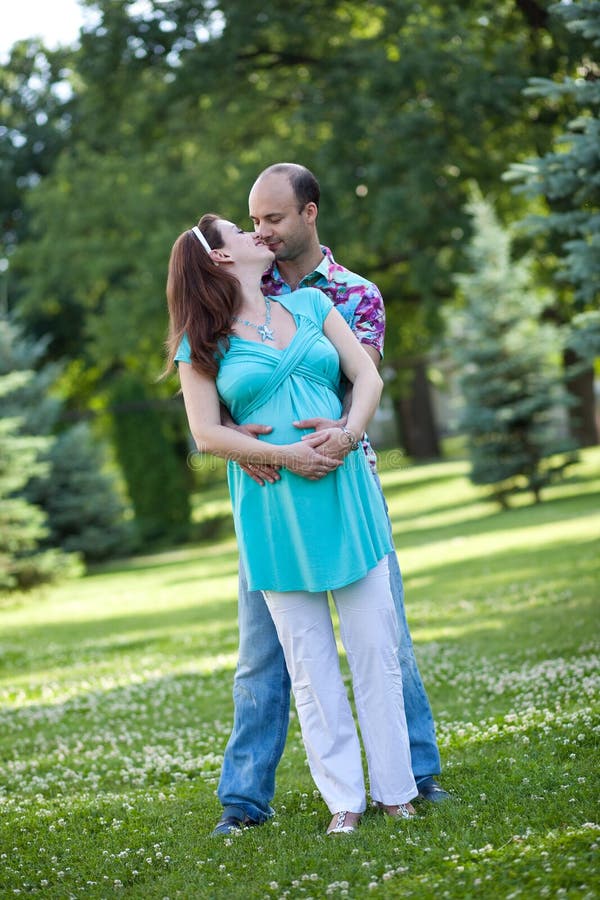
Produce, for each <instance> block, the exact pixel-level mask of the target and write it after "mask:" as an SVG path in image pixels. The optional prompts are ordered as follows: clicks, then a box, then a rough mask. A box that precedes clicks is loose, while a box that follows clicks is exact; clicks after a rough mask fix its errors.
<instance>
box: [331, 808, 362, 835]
mask: <svg viewBox="0 0 600 900" xmlns="http://www.w3.org/2000/svg"><path fill="white" fill-rule="evenodd" d="M359 822H360V813H355V812H348V810H345V809H344V810H342V811H341V812H337V813H334V816H333V818H332V820H331V822H330V823H329V827H328V828H327V834H352V832H353V831H356V829H357V826H358V823H359Z"/></svg>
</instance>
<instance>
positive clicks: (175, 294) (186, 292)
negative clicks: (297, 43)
mask: <svg viewBox="0 0 600 900" xmlns="http://www.w3.org/2000/svg"><path fill="white" fill-rule="evenodd" d="M219 218H220V217H219V216H217V215H215V214H214V213H207V214H206V215H204V216H202V218H201V219H200V222H199V223H198V227H199V228H200V231H201V232H202V234H203V235H204V237H205V238H206V240H207V241H208V243H209V245H210V247H211V248H212V249H213V250H217V249H219V248H220V247H222V246H223V238H222V237H221V233H220V231H219V229H218V226H217V222H218V220H219ZM167 302H168V306H169V335H168V338H167V354H168V356H167V367H166V370H165V372H164V374H165V375H166V374H167V373H168V372H169V371H170V370H171V368H172V366H173V361H174V359H175V354H176V353H177V348H178V347H179V344H180V343H181V340H182V338H183V336H184V334H186V335H187V338H188V341H189V343H190V349H191V363H192V367H193V368H194V369H196V371H197V372H200V373H202V374H204V375H213V376H214V375H216V374H217V372H218V370H219V365H218V359H217V357H218V355H219V353H220V351H221V349H226V348H227V347H228V346H229V340H228V338H229V335H230V334H231V331H232V319H233V316H234V315H235V314H236V313H237V311H238V309H239V306H240V302H241V297H240V285H239V282H238V280H237V278H236V277H235V276H234V275H232V274H230V273H229V272H228V271H227V270H226V269H225V267H223V266H218V265H216V264H215V263H214V262H213V261H212V259H211V258H210V256H209V255H208V252H207V251H206V250H205V248H204V247H203V246H202V244H201V243H200V241H199V240H198V238H197V237H196V235H195V234H194V232H193V231H184V232H183V234H180V235H179V237H178V238H177V240H176V241H175V243H174V244H173V249H172V250H171V258H170V259H169V274H168V276H167Z"/></svg>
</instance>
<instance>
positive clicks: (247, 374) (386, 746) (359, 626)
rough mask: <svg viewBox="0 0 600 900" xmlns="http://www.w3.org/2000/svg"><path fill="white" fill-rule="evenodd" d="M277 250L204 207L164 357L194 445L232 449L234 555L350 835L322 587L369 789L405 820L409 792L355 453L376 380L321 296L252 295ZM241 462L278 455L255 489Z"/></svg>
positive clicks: (388, 606)
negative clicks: (268, 427)
mask: <svg viewBox="0 0 600 900" xmlns="http://www.w3.org/2000/svg"><path fill="white" fill-rule="evenodd" d="M272 259H273V254H272V253H271V251H270V250H269V249H268V248H267V247H266V246H265V245H264V244H263V242H262V241H261V240H260V238H259V237H258V236H257V235H255V234H250V233H245V232H243V231H242V230H241V229H239V228H237V227H236V226H235V225H234V224H233V223H232V222H228V221H226V220H223V219H220V218H219V217H217V216H215V215H212V214H211V215H205V216H204V217H203V218H202V219H201V221H200V223H199V225H198V226H195V227H194V228H193V229H191V230H190V231H186V232H184V233H183V234H182V235H180V237H179V238H178V239H177V241H176V242H175V244H174V247H173V250H172V253H171V259H170V263H169V276H168V281H167V297H168V302H169V313H170V335H169V366H170V365H171V364H172V363H173V362H176V363H177V364H178V366H179V375H180V380H181V386H182V390H183V396H184V400H185V406H186V411H187V415H188V421H189V424H190V429H191V431H192V434H193V436H194V439H195V441H196V443H197V446H198V449H199V450H200V451H202V452H209V453H213V454H216V455H218V456H223V457H225V458H227V459H228V460H230V465H229V467H228V478H229V487H230V492H231V498H232V504H233V513H234V522H235V528H236V534H237V538H238V543H239V547H240V556H241V559H242V562H243V565H244V568H245V570H246V573H247V577H248V582H249V587H250V589H251V590H261V591H262V592H263V594H264V596H265V600H266V602H267V605H268V607H269V611H270V613H271V615H272V617H273V621H274V623H275V627H276V629H277V633H278V636H279V640H280V642H281V645H282V647H283V651H284V655H285V660H286V664H287V667H288V671H289V673H290V678H291V682H292V690H293V692H294V697H295V701H296V707H297V710H298V717H299V720H300V725H301V728H302V736H303V740H304V744H305V747H306V751H307V756H308V761H309V765H310V769H311V772H312V775H313V778H314V780H315V783H316V785H317V787H318V788H319V790H320V792H321V795H322V796H323V799H324V800H325V802H326V803H327V805H328V807H329V810H330V812H331V813H332V814H333V818H332V820H331V822H330V824H329V827H328V829H327V832H328V834H332V833H340V832H350V831H354V829H355V827H356V825H357V824H358V822H359V820H360V816H361V814H362V812H363V811H364V809H365V806H366V797H365V786H364V778H363V772H362V765H361V755H360V744H359V740H358V734H357V731H356V726H355V724H354V720H353V718H352V712H351V709H350V704H349V701H348V697H347V694H346V690H345V687H344V684H343V680H342V676H341V673H340V668H339V659H338V655H337V650H336V643H335V636H334V632H333V627H332V622H331V617H330V614H329V606H328V600H327V591H328V590H329V591H331V592H332V595H333V598H334V602H335V604H336V608H337V611H338V615H339V619H340V632H341V637H342V641H343V643H344V647H345V649H346V653H347V657H348V662H349V665H350V669H351V672H352V680H353V686H354V695H355V700H356V706H357V711H358V718H359V723H360V727H361V733H362V737H363V742H364V745H365V751H366V756H367V763H368V768H369V779H370V789H371V795H372V797H373V799H374V800H375V801H376V803H377V804H378V805H379V806H381V807H382V808H383V809H384V810H385V811H386V812H387V813H389V814H390V815H393V816H400V817H405V818H407V817H409V816H411V815H413V814H414V809H413V808H412V806H411V805H410V803H409V801H410V800H411V799H412V798H414V797H415V796H416V795H417V788H416V785H415V782H414V778H413V775H412V771H411V766H410V752H409V744H408V736H407V729H406V719H405V715H404V704H403V699H402V678H401V674H400V668H399V664H398V659H397V642H398V636H397V628H398V626H397V620H396V614H395V610H394V605H393V601H392V598H391V595H390V590H389V578H388V572H387V562H386V556H387V554H388V553H389V552H390V551H391V549H392V547H391V541H390V537H389V529H388V527H387V521H386V517H385V512H384V509H383V503H382V500H381V496H380V494H379V492H378V491H377V489H376V487H375V483H374V480H373V478H372V475H371V473H370V471H369V469H368V464H367V461H366V457H365V456H364V454H363V453H355V452H353V451H354V450H355V449H356V448H358V445H359V438H360V436H361V435H362V433H363V432H364V430H365V428H366V426H367V424H368V422H369V420H370V418H371V416H372V415H373V413H374V411H375V409H376V407H377V404H378V402H379V397H380V394H381V388H382V382H381V379H380V377H379V374H378V373H377V370H376V368H375V366H374V365H373V363H372V361H371V360H370V358H369V356H368V354H367V353H366V352H365V351H364V350H363V348H362V347H361V346H360V344H359V343H358V341H357V340H356V338H355V337H354V335H353V334H352V332H351V331H350V329H349V327H348V326H347V325H346V323H345V322H344V320H343V318H342V317H341V315H340V314H339V313H338V312H337V310H335V309H334V307H333V305H332V304H331V302H330V301H329V300H328V299H327V298H326V297H325V296H324V294H322V293H321V292H320V291H318V290H316V289H312V288H306V289H301V290H297V291H295V292H294V293H293V294H290V295H286V296H284V297H279V298H277V299H275V298H269V297H266V298H265V297H264V296H263V294H262V293H261V287H260V284H261V275H262V272H263V271H264V269H265V268H266V267H267V266H268V264H269V263H270V262H271V261H272ZM342 372H343V374H344V375H345V376H346V378H348V379H349V380H350V381H351V382H352V384H353V390H352V405H351V408H350V411H349V413H348V418H347V424H346V426H345V427H343V428H339V427H332V428H330V429H328V431H327V433H326V434H324V433H323V431H321V432H320V433H319V435H318V436H316V435H315V434H314V433H309V434H304V435H303V436H302V438H301V439H300V440H298V429H297V428H295V427H294V425H293V422H294V421H298V420H301V419H304V418H308V417H314V416H321V417H325V418H329V419H338V418H339V416H340V412H341V403H340V399H339V386H340V385H339V383H340V375H341V373H342ZM221 404H224V405H225V407H227V409H228V410H229V411H230V413H231V415H232V416H233V418H234V420H235V421H236V422H237V423H238V424H239V425H243V424H244V423H248V422H251V421H257V420H258V421H269V422H272V423H273V425H274V427H273V430H272V432H271V433H270V434H268V435H261V436H260V437H259V438H255V437H250V436H248V435H247V434H243V433H241V432H240V431H236V430H235V429H233V428H230V427H225V426H224V425H222V424H221ZM324 437H325V438H326V440H325V441H324V442H323V438H324ZM236 462H237V463H240V464H242V465H244V466H248V465H250V466H252V465H258V466H260V465H264V464H269V465H274V466H279V467H281V478H280V480H279V481H276V482H274V483H271V484H265V485H264V486H260V485H259V484H257V483H256V482H255V481H254V480H253V479H252V478H250V477H249V476H248V475H247V474H246V473H245V472H244V471H243V470H242V469H241V467H240V465H236Z"/></svg>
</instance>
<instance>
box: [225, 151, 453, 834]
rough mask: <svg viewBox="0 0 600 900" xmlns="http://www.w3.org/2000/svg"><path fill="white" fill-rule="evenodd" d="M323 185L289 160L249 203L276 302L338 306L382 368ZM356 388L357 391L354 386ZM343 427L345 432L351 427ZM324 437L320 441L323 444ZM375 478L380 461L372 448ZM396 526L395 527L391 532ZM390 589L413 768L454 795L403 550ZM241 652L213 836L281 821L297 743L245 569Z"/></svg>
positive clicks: (425, 792) (265, 476)
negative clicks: (303, 296)
mask: <svg viewBox="0 0 600 900" xmlns="http://www.w3.org/2000/svg"><path fill="white" fill-rule="evenodd" d="M319 195H320V192H319V185H318V182H317V180H316V179H315V177H314V175H313V174H312V173H311V172H310V171H309V170H308V169H305V168H304V167H303V166H299V165H295V164H291V163H279V164H276V165H274V166H270V167H269V168H268V169H265V170H264V171H263V172H262V173H261V174H260V175H259V176H258V178H257V180H256V182H255V183H254V185H253V187H252V190H251V191H250V197H249V208H250V217H251V219H252V221H253V222H254V230H255V232H256V233H257V234H259V235H260V236H261V238H262V239H263V240H264V241H265V243H267V244H268V245H269V247H270V248H271V250H272V251H273V252H274V254H275V260H274V262H273V265H272V266H271V268H270V269H269V270H268V271H267V272H266V273H265V275H264V276H263V293H265V294H266V295H268V296H277V295H279V294H284V293H288V292H290V291H294V290H296V289H297V288H299V287H317V288H319V289H320V290H322V291H323V292H324V293H325V294H326V295H327V296H328V297H329V298H330V299H331V300H332V301H333V303H334V304H335V305H336V307H337V309H338V310H339V311H340V312H341V314H342V315H343V316H344V318H345V319H346V321H347V322H348V324H349V325H350V327H351V328H352V330H353V331H354V333H355V335H356V337H357V338H358V340H359V341H360V342H361V343H362V344H363V346H364V348H365V350H366V352H367V353H368V354H369V355H370V356H371V357H372V359H373V360H374V361H375V363H376V365H379V363H380V361H381V355H382V351H383V336H384V328H385V314H384V307H383V300H382V297H381V294H380V292H379V290H378V289H377V287H376V286H375V285H374V284H372V283H371V282H369V281H367V280H366V279H364V278H361V277H360V276H359V275H356V274H354V273H353V272H350V271H349V270H348V269H345V268H344V267H343V266H340V265H338V264H337V263H336V262H335V261H334V259H333V256H332V255H331V252H330V251H329V250H328V249H327V248H325V247H322V246H321V244H320V243H319V238H318V234H317V216H318V212H319ZM350 389H351V388H350ZM295 424H296V425H297V426H298V427H299V428H315V429H316V432H317V434H318V431H319V429H320V428H321V427H325V426H327V425H331V424H332V423H331V422H327V421H325V420H320V419H311V420H304V421H302V422H297V423H295ZM338 424H340V425H343V424H344V420H341V421H340V422H339V423H338ZM246 430H247V431H249V432H250V433H252V434H254V435H257V434H264V433H267V432H268V431H270V430H271V429H270V427H269V425H268V423H260V424H256V425H252V426H246ZM316 440H318V438H317V439H316ZM363 449H364V452H365V453H367V456H368V458H369V461H370V462H371V466H372V469H373V477H374V478H376V479H377V482H378V484H379V480H378V478H377V474H376V471H375V454H374V453H373V450H372V448H371V446H370V444H369V443H368V439H367V440H365V441H364V442H363ZM248 474H249V475H250V476H251V477H253V478H254V479H255V480H256V481H258V482H259V483H261V484H264V483H265V482H273V481H275V480H277V478H278V477H279V476H278V474H277V472H276V471H274V470H272V469H270V468H269V467H259V468H257V467H253V469H252V471H248ZM390 528H391V525H390ZM388 565H389V571H390V584H391V589H392V595H393V597H394V602H395V605H396V612H397V615H398V620H399V623H400V635H401V637H400V647H399V650H398V655H399V659H400V665H401V668H402V679H403V690H404V705H405V710H406V719H407V723H408V731H409V737H410V749H411V762H412V768H413V772H414V775H415V780H416V782H417V787H418V789H419V797H420V798H421V799H422V800H428V801H431V802H439V801H442V800H445V799H447V798H448V797H449V794H448V793H447V792H446V791H444V790H443V789H442V788H441V787H440V786H439V784H438V783H437V782H436V780H435V778H434V776H435V775H437V773H439V771H440V756H439V752H438V748H437V744H436V738H435V728H434V723H433V716H432V713H431V707H430V705H429V701H428V699H427V695H426V693H425V688H424V687H423V682H422V680H421V676H420V674H419V670H418V667H417V663H416V660H415V656H414V651H413V647H412V642H411V638H410V634H409V631H408V625H407V623H406V616H405V612H404V596H403V585H402V577H401V574H400V569H399V566H398V560H397V558H396V554H395V553H391V554H390V556H389V558H388ZM239 629H240V646H239V659H238V666H237V670H236V674H235V679H234V688H233V696H234V704H235V714H234V726H233V731H232V734H231V737H230V739H229V742H228V744H227V747H226V749H225V755H224V759H223V769H222V772H221V778H220V782H219V788H218V795H219V799H220V801H221V803H222V804H223V807H224V808H223V814H222V816H221V818H220V820H219V822H218V824H217V826H216V828H215V830H214V832H213V834H228V833H229V832H231V831H232V830H234V829H237V828H240V827H242V826H244V825H246V826H248V825H259V824H262V823H263V822H265V821H266V820H267V819H268V818H269V817H270V816H271V815H272V814H273V810H272V809H271V806H270V802H271V800H272V798H273V795H274V792H275V770H276V768H277V765H278V763H279V760H280V758H281V755H282V753H283V749H284V745H285V740H286V736H287V728H288V718H289V702H290V682H289V677H288V673H287V670H286V667H285V663H284V659H283V652H282V650H281V647H280V645H279V641H278V639H277V634H276V631H275V627H274V625H273V622H272V620H271V617H270V615H269V612H268V609H267V606H266V604H265V601H264V599H263V597H262V594H261V593H260V592H249V591H248V589H247V585H246V579H245V574H244V572H243V571H241V570H240V591H239Z"/></svg>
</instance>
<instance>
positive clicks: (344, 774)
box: [264, 559, 418, 813]
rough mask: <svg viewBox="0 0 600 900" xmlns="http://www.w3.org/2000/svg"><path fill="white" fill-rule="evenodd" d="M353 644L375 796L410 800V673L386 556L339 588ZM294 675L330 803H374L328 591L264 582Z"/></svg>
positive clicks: (345, 629) (347, 641)
mask: <svg viewBox="0 0 600 900" xmlns="http://www.w3.org/2000/svg"><path fill="white" fill-rule="evenodd" d="M331 593H332V596H333V600H334V603H335V606H336V609H337V612H338V616H339V620H340V636H341V639H342V643H343V645H344V648H345V650H346V655H347V658H348V663H349V666H350V671H351V673H352V685H353V688H354V700H355V703H356V709H357V713H358V721H359V724H360V730H361V734H362V739H363V744H364V747H365V753H366V757H367V765H368V770H369V785H370V792H371V796H372V798H373V800H377V801H379V802H381V803H385V804H390V805H393V804H397V803H407V802H408V801H409V800H412V799H413V798H414V797H416V795H417V793H418V792H417V787H416V784H415V780H414V777H413V773H412V769H411V762H410V747H409V741H408V730H407V727H406V716H405V714H404V699H403V696H402V674H401V671H400V665H399V663H398V640H399V639H398V621H397V618H396V610H395V608H394V602H393V600H392V595H391V592H390V586H389V575H388V566H387V559H383V560H381V562H380V563H379V564H378V565H377V566H376V567H375V568H374V569H372V570H371V571H370V572H369V573H368V574H367V575H366V577H365V578H362V579H361V580H360V581H357V582H354V584H350V585H347V586H346V587H343V588H339V589H338V590H335V591H332V592H331ZM264 594H265V600H266V602H267V605H268V607H269V610H270V613H271V616H272V618H273V622H274V623H275V627H276V629H277V634H278V636H279V641H280V643H281V646H282V648H283V652H284V655H285V661H286V664H287V668H288V672H289V673H290V678H291V682H292V690H293V693H294V699H295V701H296V709H297V711H298V718H299V720H300V727H301V729H302V738H303V740H304V746H305V748H306V753H307V757H308V764H309V766H310V771H311V773H312V776H313V778H314V781H315V784H316V785H317V788H318V789H319V791H320V792H321V796H322V797H323V799H324V801H325V803H326V804H327V806H328V807H329V810H330V811H331V812H332V813H336V812H340V811H341V810H348V811H349V812H357V813H360V812H363V810H364V809H365V807H366V793H365V782H364V777H363V769H362V761H361V752H360V743H359V739H358V733H357V730H356V725H355V723H354V719H353V717H352V710H351V708H350V702H349V700H348V695H347V692H346V688H345V686H344V683H343V680H342V674H341V671H340V664H339V657H338V652H337V646H336V641H335V634H334V630H333V623H332V621H331V615H330V611H329V603H328V599H327V593H325V592H323V593H309V592H308V591H299V592H285V593H280V592H276V591H265V592H264Z"/></svg>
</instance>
